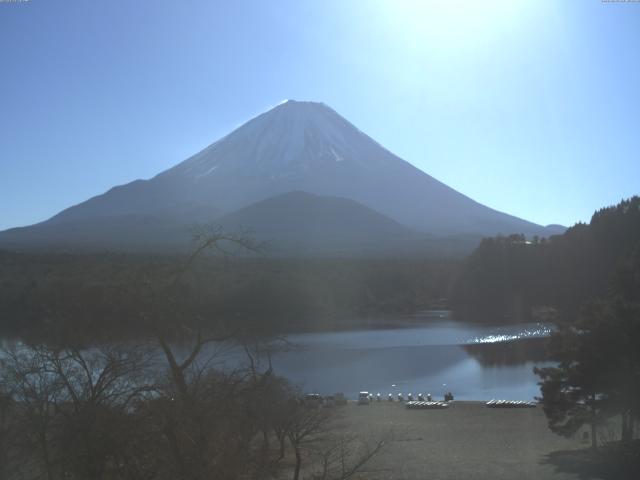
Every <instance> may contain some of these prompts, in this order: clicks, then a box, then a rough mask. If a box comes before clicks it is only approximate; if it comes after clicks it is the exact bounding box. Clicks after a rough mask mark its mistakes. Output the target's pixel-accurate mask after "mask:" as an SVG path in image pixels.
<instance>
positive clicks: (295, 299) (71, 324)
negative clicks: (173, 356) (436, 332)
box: [0, 252, 458, 340]
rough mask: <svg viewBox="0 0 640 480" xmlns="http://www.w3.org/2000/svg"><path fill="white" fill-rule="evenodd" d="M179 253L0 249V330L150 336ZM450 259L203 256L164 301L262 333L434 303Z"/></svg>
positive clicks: (43, 335)
mask: <svg viewBox="0 0 640 480" xmlns="http://www.w3.org/2000/svg"><path fill="white" fill-rule="evenodd" d="M183 262H184V259H183V258H182V257H179V256H163V257H155V256H141V255H121V254H103V255H73V254H69V255H63V254H55V255H54V254H50V255H45V254H38V255H35V254H32V255H29V254H18V253H8V252H5V253H2V252H0V335H5V336H7V335H19V336H21V337H23V338H24V337H27V338H35V339H40V340H41V339H51V338H52V337H57V336H59V335H63V336H64V335H67V334H68V333H69V332H74V333H76V334H81V333H86V335H87V336H88V338H90V339H92V340H95V339H97V338H101V339H104V340H109V339H113V338H114V337H120V338H141V337H145V336H148V335H149V332H150V325H149V322H150V320H149V319H148V318H145V317H144V316H142V315H140V312H147V311H149V309H150V308H156V306H157V305H160V304H161V303H162V302H165V300H166V299H165V298H162V297H163V294H160V293H158V292H159V291H160V290H161V287H162V288H165V287H166V286H167V285H168V284H169V283H170V282H171V281H172V279H173V278H174V276H175V273H176V271H178V270H179V269H180V268H182V266H183ZM457 265H458V262H457V261H455V260H448V259H447V260H436V259H418V258H416V259H382V258H377V259H373V258H372V259H363V258H357V259H273V258H263V257H256V256H253V257H234V258H228V257H227V258H221V257H220V256H210V255H200V256H198V257H197V258H196V259H195V260H194V262H193V264H192V265H191V268H190V270H189V273H188V274H186V275H185V276H184V278H183V279H182V281H181V284H180V286H179V288H180V289H181V293H180V295H175V296H174V299H173V302H174V306H172V307H170V308H174V309H175V310H176V311H177V314H179V315H181V316H183V317H184V316H187V315H186V313H185V312H189V315H188V316H189V317H190V318H191V319H192V320H193V318H196V317H197V318H201V319H202V320H203V324H207V323H209V326H213V327H217V326H218V325H219V323H221V322H222V323H225V324H227V326H228V328H229V329H236V330H237V329H239V328H244V329H246V330H251V331H253V332H260V331H262V332H264V334H266V335H268V334H272V333H274V332H282V331H300V330H314V329H315V330H321V329H332V328H333V329H336V328H345V327H346V326H348V322H349V321H354V320H357V319H359V318H364V317H370V316H376V315H389V314H402V313H408V312H413V311H415V310H418V309H424V308H428V307H430V306H433V305H436V306H439V307H441V306H442V305H443V299H444V298H446V297H447V295H448V290H449V288H450V285H451V282H452V278H453V276H454V274H455V271H456V268H457ZM159 297H160V298H159ZM165 303H166V302H165ZM162 308H163V309H166V308H169V307H167V306H166V305H163V307H162ZM151 323H154V322H151ZM176 323H180V322H179V321H177V322H176ZM204 326H206V325H204Z"/></svg>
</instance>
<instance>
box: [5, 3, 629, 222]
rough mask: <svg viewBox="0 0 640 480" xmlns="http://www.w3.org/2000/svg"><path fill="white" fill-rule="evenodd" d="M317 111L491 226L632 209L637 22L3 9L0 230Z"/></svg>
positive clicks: (590, 15) (592, 17)
mask: <svg viewBox="0 0 640 480" xmlns="http://www.w3.org/2000/svg"><path fill="white" fill-rule="evenodd" d="M286 98H293V99H297V100H316V101H322V102H325V103H326V104H328V105H329V106H331V107H332V108H334V109H335V110H336V111H337V112H338V113H340V114H341V115H343V116H344V117H346V118H347V119H348V120H349V121H351V122H352V123H354V124H355V125H356V126H357V127H358V128H360V129H361V130H363V131H364V132H365V133H367V134H369V135H370V136H372V137H373V138H374V139H376V140H377V141H378V142H380V143H381V144H382V145H384V146H385V147H387V148H388V149H389V150H391V151H393V152H394V153H396V154H398V155H399V156H401V157H402V158H404V159H405V160H408V161H409V162H411V163H413V164H414V165H416V166H418V167H419V168H421V169H423V170H424V171H425V172H427V173H429V174H431V175H432V176H434V177H436V178H437V179H439V180H441V181H443V182H445V183H447V184H448V185H450V186H451V187H453V188H455V189H457V190H459V191H461V192H463V193H465V194H466V195H468V196H470V197H472V198H474V199H475V200H477V201H479V202H481V203H484V204H486V205H488V206H490V207H493V208H496V209H498V210H502V211H505V212H508V213H511V214H514V215H517V216H520V217H523V218H526V219H528V220H532V221H535V222H538V223H542V224H548V223H563V224H566V225H570V224H573V223H575V222H576V221H578V220H583V221H585V220H588V219H589V218H590V216H591V214H592V212H593V211H594V210H595V209H597V208H599V207H601V206H604V205H608V204H613V203H616V202H617V201H619V200H620V199H621V198H622V197H628V196H631V195H633V194H639V193H640V158H639V155H638V152H640V3H615V2H606V1H605V2H601V1H600V0H583V1H561V0H556V1H542V0H533V1H531V2H526V1H522V2H518V1H502V2H492V1H490V0H477V1H475V0H473V1H469V2H463V1H460V2H456V1H455V0H454V1H448V2H428V1H424V2H422V1H418V0H413V1H410V0H407V1H402V0H390V1H388V2H383V1H355V0H353V1H345V0H335V1H327V0H322V1H320V0H318V1H304V2H303V1H300V0H292V1H284V0H270V1H267V0H262V1H259V0H256V1H253V2H248V1H238V0H233V1H231V0H228V1H225V2H214V1H210V0H209V1H205V0H202V1H196V0H171V1H164V0H154V1H131V0H127V1H125V0H108V1H102V0H92V1H86V0H78V1H66V0H58V1H51V0H29V1H25V0H23V1H22V2H20V1H19V0H14V1H13V2H7V1H4V2H0V205H1V206H2V207H1V208H0V229H2V228H7V227H12V226H17V225H25V224H30V223H33V222H37V221H41V220H44V219H46V218H48V217H49V216H51V215H53V214H54V213H56V212H58V211H59V210H61V209H63V208H65V207H68V206H70V205H72V204H75V203H78V202H80V201H83V200H85V199H87V198H89V197H90V196H93V195H96V194H99V193H102V192H104V191H105V190H107V189H108V188H110V187H112V186H114V185H116V184H122V183H126V182H129V181H131V180H134V179H136V178H149V177H151V176H153V175H155V174H156V173H158V172H160V171H161V170H164V169H166V168H167V167H170V166H172V165H174V164H176V163H178V162H180V161H182V160H184V159H185V158H186V157H188V156H189V155H190V154H192V153H195V152H196V151H197V150H199V149H201V148H203V147H204V146H206V145H208V144H209V143H212V142H213V141H215V140H216V139H218V138H219V137H220V136H222V135H224V134H226V133H228V132H229V131H230V130H231V129H233V128H234V127H237V126H239V125H240V124H241V123H243V122H244V121H246V120H248V119H249V118H251V117H252V116H255V115H256V114H258V113H260V112H262V111H264V110H266V109H268V108H270V107H271V106H273V105H275V104H277V103H279V102H280V101H281V100H283V99H286Z"/></svg>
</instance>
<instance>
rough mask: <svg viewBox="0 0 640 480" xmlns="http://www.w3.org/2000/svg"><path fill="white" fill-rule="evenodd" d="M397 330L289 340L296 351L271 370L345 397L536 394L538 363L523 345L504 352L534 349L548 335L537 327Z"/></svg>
mask: <svg viewBox="0 0 640 480" xmlns="http://www.w3.org/2000/svg"><path fill="white" fill-rule="evenodd" d="M438 317H441V318H438ZM404 327H405V328H384V329H376V330H360V331H345V332H330V333H309V334H300V335H291V336H289V337H288V339H289V340H290V341H292V342H293V343H295V344H296V345H297V346H298V348H296V349H294V350H292V351H287V352H280V353H278V354H276V355H275V356H274V358H273V365H274V368H275V371H276V372H277V373H279V374H280V375H283V376H285V377H287V378H289V379H290V380H291V381H293V382H294V383H296V384H297V385H299V386H300V387H301V388H302V389H303V390H304V391H306V392H317V393H321V394H331V393H335V392H344V393H345V394H346V395H347V396H348V397H350V398H355V397H356V396H357V393H358V392H359V391H361V390H367V391H369V392H373V393H377V392H380V393H381V394H383V395H384V396H385V397H386V395H387V394H388V393H393V394H397V393H400V392H401V393H403V394H405V395H406V394H407V393H413V394H414V395H417V394H418V393H431V394H432V395H434V396H435V397H436V398H440V397H442V395H443V394H444V392H446V391H451V392H452V393H453V394H454V396H455V398H456V399H460V400H483V399H487V400H488V399H491V398H504V399H523V400H531V399H533V398H534V397H535V396H538V395H539V394H540V391H539V388H538V385H537V381H538V380H537V377H536V376H535V375H534V374H533V371H532V370H533V367H534V366H535V365H541V364H542V363H543V361H542V360H541V359H540V357H539V356H538V357H537V358H526V357H527V354H528V353H530V350H531V348H528V349H527V352H525V353H524V354H523V355H524V358H523V355H518V356H517V358H515V359H513V358H512V357H513V356H512V355H506V352H507V350H509V351H513V350H514V348H515V349H516V350H517V349H518V347H519V344H524V343H528V345H529V346H530V345H531V344H532V343H533V344H534V345H535V344H536V341H535V340H534V341H532V340H530V339H535V338H540V337H546V336H548V335H549V333H550V328H549V327H547V326H545V325H542V324H522V325H518V326H493V327H492V326H478V325H475V324H468V323H461V322H458V321H456V322H454V321H451V320H449V319H448V318H447V315H446V314H442V315H441V316H436V318H434V316H433V315H430V316H425V318H424V319H423V321H422V322H421V321H420V319H418V321H417V322H416V321H412V322H411V324H410V325H409V326H407V325H406V324H405V325H404ZM539 349H540V350H542V349H543V346H542V345H539ZM503 350H504V353H505V355H502V353H503ZM496 353H497V354H496ZM534 357H536V356H534Z"/></svg>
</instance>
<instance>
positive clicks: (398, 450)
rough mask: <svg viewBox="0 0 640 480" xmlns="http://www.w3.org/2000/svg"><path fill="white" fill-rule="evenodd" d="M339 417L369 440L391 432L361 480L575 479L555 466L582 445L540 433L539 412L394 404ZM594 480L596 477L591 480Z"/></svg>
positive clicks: (543, 429) (348, 410)
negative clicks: (418, 407)
mask: <svg viewBox="0 0 640 480" xmlns="http://www.w3.org/2000/svg"><path fill="white" fill-rule="evenodd" d="M341 410H342V412H341V413H339V417H340V420H339V423H340V428H341V429H343V430H344V431H345V432H350V433H357V434H360V435H363V436H366V437H368V438H370V439H372V440H373V439H375V438H376V436H378V435H380V434H381V432H384V431H388V430H389V429H393V431H394V433H395V440H394V441H392V442H390V443H389V444H388V445H387V446H386V447H385V449H384V450H383V451H382V452H381V453H380V454H379V455H378V456H377V457H375V458H374V459H372V460H371V462H370V463H369V464H367V466H366V468H365V471H364V472H362V473H361V474H360V475H359V476H358V477H357V478H360V479H371V480H378V479H393V480H401V479H403V480H419V479H420V480H421V479H493V480H495V479H514V478H518V479H521V480H522V479H536V480H540V479H547V478H548V479H577V478H584V477H580V476H579V474H578V472H577V471H575V472H572V471H571V468H567V466H566V465H564V464H563V462H559V461H558V459H557V455H558V454H557V453H554V452H563V453H561V454H560V455H561V456H566V455H567V454H569V455H571V454H572V452H571V451H573V450H576V449H582V448H584V447H585V446H586V445H585V444H584V443H583V442H582V441H581V440H579V439H578V438H576V439H565V438H562V437H559V436H557V435H555V434H553V433H552V432H551V431H550V430H549V429H548V427H547V422H546V418H545V416H544V412H543V411H542V408H541V407H540V406H537V407H536V408H530V409H490V408H486V407H485V405H484V403H483V402H461V401H456V402H453V404H452V405H451V406H450V407H449V408H448V409H446V410H407V409H406V408H405V406H404V404H400V403H397V402H393V403H390V402H385V401H383V402H380V403H375V402H374V403H372V404H371V405H369V406H358V405H356V404H355V403H349V405H348V406H346V407H343V408H341ZM592 478H600V477H597V476H596V477H592Z"/></svg>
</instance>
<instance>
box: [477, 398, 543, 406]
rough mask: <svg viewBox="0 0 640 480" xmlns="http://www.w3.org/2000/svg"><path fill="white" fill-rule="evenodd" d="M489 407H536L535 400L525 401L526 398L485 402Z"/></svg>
mask: <svg viewBox="0 0 640 480" xmlns="http://www.w3.org/2000/svg"><path fill="white" fill-rule="evenodd" d="M485 405H486V406H487V407H488V408H535V407H536V403H535V402H525V401H524V400H494V399H492V400H489V401H488V402H487V403H486V404H485Z"/></svg>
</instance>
